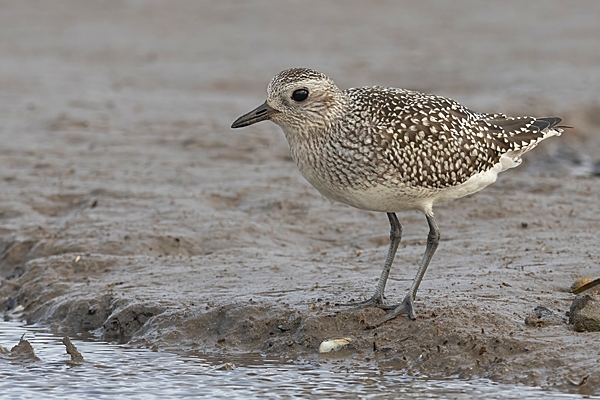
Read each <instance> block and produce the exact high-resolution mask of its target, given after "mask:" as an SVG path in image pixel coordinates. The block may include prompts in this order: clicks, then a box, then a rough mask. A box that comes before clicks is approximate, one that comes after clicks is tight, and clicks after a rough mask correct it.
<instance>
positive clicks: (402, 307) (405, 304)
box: [371, 293, 416, 328]
mask: <svg viewBox="0 0 600 400" xmlns="http://www.w3.org/2000/svg"><path fill="white" fill-rule="evenodd" d="M381 308H383V309H384V310H390V311H389V312H388V313H387V314H386V315H384V316H383V317H381V318H379V319H378V320H377V321H376V322H375V323H374V324H373V326H371V328H375V327H377V326H379V325H381V324H383V323H384V322H387V321H389V320H391V319H394V318H396V317H397V316H398V315H402V314H406V315H407V316H408V318H410V319H412V320H415V319H416V317H415V311H414V309H413V298H412V296H411V295H410V293H409V294H407V295H406V297H405V298H404V300H402V303H400V304H397V305H394V306H386V307H381Z"/></svg>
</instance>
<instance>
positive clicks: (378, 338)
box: [0, 1, 600, 394]
mask: <svg viewBox="0 0 600 400" xmlns="http://www.w3.org/2000/svg"><path fill="white" fill-rule="evenodd" d="M50 4H51V5H50ZM1 7H2V11H1V12H0V140H1V145H0V184H1V190H0V239H1V240H0V273H1V276H2V285H1V287H0V296H2V298H1V300H2V301H3V304H6V306H7V308H8V309H9V313H10V312H11V311H12V310H14V309H15V307H17V306H18V305H21V306H23V307H24V312H25V316H26V317H27V318H28V320H30V321H32V322H39V323H42V324H47V325H50V326H51V327H52V328H53V329H54V330H55V331H56V332H58V333H64V334H73V333H77V332H79V333H81V332H91V333H93V334H96V335H99V336H101V337H103V338H105V339H107V340H119V341H131V342H132V343H134V344H138V345H142V346H148V347H155V348H161V349H168V350H172V351H176V352H189V351H192V352H204V353H207V352H208V353H210V352H222V353H228V352H229V353H235V352H262V353H266V354H269V355H273V356H281V357H282V358H284V359H290V358H291V359H294V358H302V359H306V360H313V361H321V362H329V363H331V364H332V365H338V364H339V365H340V366H347V367H353V366H356V365H366V364H377V365H379V366H381V367H382V368H403V369H406V370H407V371H409V372H410V373H418V374H424V375H428V376H437V377H441V376H450V375H460V376H461V377H471V376H483V377H489V378H492V379H494V380H497V381H502V382H522V383H526V384H533V385H542V386H554V387H558V388H561V389H562V390H567V391H575V392H577V391H581V392H582V393H588V394H589V393H594V392H598V391H599V390H600V351H598V350H599V345H598V343H599V339H600V336H599V333H578V332H574V331H573V330H572V329H571V328H570V327H569V326H568V325H566V324H564V323H562V322H561V319H562V317H563V316H564V315H565V312H566V311H567V310H568V309H569V306H570V304H571V302H572V300H573V295H571V294H569V292H568V290H569V287H570V285H571V284H572V283H573V281H574V280H576V279H577V278H580V277H583V276H590V277H593V278H596V277H598V275H600V267H599V263H600V251H599V250H598V247H597V243H598V222H599V217H598V199H599V198H600V180H598V177H597V176H595V174H600V172H599V171H598V169H600V165H598V164H596V165H595V164H594V163H597V162H598V159H600V156H598V154H600V152H599V150H600V138H599V137H598V129H599V128H598V126H599V124H600V117H599V115H600V91H599V90H598V88H600V70H599V67H598V66H599V65H600V46H598V41H597V38H598V37H600V24H598V22H597V16H598V15H600V3H598V2H595V1H588V2H583V1H582V2H577V3H564V2H560V1H538V2H533V1H531V2H527V3H522V2H514V3H513V2H506V1H497V2H466V1H455V2H441V1H440V2H418V3H417V2H405V3H400V2H391V1H390V2H358V1H357V2H343V3H342V2H327V3H321V2H318V1H304V2H267V1H261V2H253V3H241V2H234V1H214V2H208V1H206V2H196V1H188V2H183V1H182V2H167V1H164V2H161V1H151V2H142V1H113V2H79V1H70V2H65V1H60V2H59V1H56V2H52V3H47V2H41V1H40V2H22V1H3V2H2V4H1ZM292 66H308V67H312V68H315V69H319V70H321V71H323V72H325V73H327V74H328V75H329V76H331V77H332V78H333V79H334V80H336V82H337V83H338V84H339V85H340V86H341V87H348V86H362V85H373V84H380V85H394V86H400V87H406V88H411V89H417V90H424V91H430V92H436V93H438V94H443V95H448V96H451V97H453V98H455V99H456V100H459V101H460V102H462V103H464V104H466V105H467V106H469V107H471V108H473V109H476V110H480V111H505V112H508V113H518V114H533V113H535V114H537V115H544V116H546V115H559V116H562V117H564V119H565V121H564V122H565V123H566V124H568V125H571V126H574V127H575V128H574V129H570V130H568V131H567V132H565V134H564V135H563V136H562V137H561V138H553V139H552V140H548V141H547V142H545V143H543V144H542V145H540V146H539V147H538V148H537V149H536V150H535V151H533V152H532V153H531V154H528V155H527V157H526V160H525V162H524V163H523V165H522V166H521V167H519V168H518V169H516V170H512V171H509V172H506V173H504V174H502V175H501V176H500V178H499V180H498V182H497V183H496V184H494V185H492V186H491V187H489V188H488V189H486V190H485V191H483V192H480V193H478V194H476V195H473V196H470V197H468V198H465V199H462V200H458V201H455V202H452V203H447V204H442V205H439V206H438V207H437V209H436V219H437V221H438V224H439V226H440V229H441V231H442V241H441V243H440V246H439V248H438V251H437V253H436V255H435V257H434V259H433V262H432V264H431V266H430V269H429V271H428V273H427V275H426V276H425V280H424V281H423V284H422V285H421V290H420V292H419V296H418V299H417V301H416V311H417V313H418V316H419V318H418V319H417V320H416V321H409V320H407V319H405V318H398V319H396V320H393V321H391V322H388V323H386V324H384V325H383V326H381V327H379V328H376V329H372V330H367V329H365V327H366V326H367V325H369V324H370V323H372V322H373V321H375V320H376V319H377V318H379V317H380V316H381V315H383V311H381V310H374V309H371V310H363V311H354V310H347V309H344V308H341V307H339V306H336V305H335V304H336V303H339V302H347V301H350V300H352V299H355V300H362V299H365V298H367V297H368V296H370V295H371V294H372V291H373V290H374V285H375V282H376V278H377V277H378V276H379V273H380V268H381V265H382V263H383V259H384V257H385V252H386V250H387V241H388V237H387V233H388V230H389V226H388V223H387V219H386V218H385V216H384V215H383V214H378V213H370V212H365V211H361V210H356V209H352V208H350V207H347V206H344V205H340V204H334V203H331V202H329V201H327V200H325V199H324V198H322V197H321V196H320V195H319V194H318V193H317V192H316V191H315V190H314V189H313V188H311V187H310V186H309V185H308V184H307V183H306V182H305V181H304V180H303V178H302V177H301V176H300V174H299V172H298V171H297V169H296V166H295V165H294V163H293V162H292V160H291V158H290V156H289V152H288V149H287V144H286V142H285V139H284V138H283V136H282V135H281V133H280V132H279V129H278V128H277V127H276V126H275V125H273V124H267V123H263V124H259V125H255V126H252V127H250V128H247V129H245V130H238V131H232V130H230V128H229V125H230V124H231V122H232V121H233V119H235V118H236V117H237V116H239V115H241V114H242V113H244V112H246V111H249V110H250V109H251V108H253V107H255V106H257V105H258V104H260V103H261V102H262V101H263V100H264V90H265V87H266V84H267V83H268V81H269V79H270V78H271V76H272V75H274V74H275V73H276V72H278V71H279V70H281V69H284V68H287V67H292ZM400 221H401V223H402V224H403V227H404V237H403V240H402V243H401V245H400V250H399V253H398V256H397V258H396V262H395V264H394V267H393V269H392V275H391V280H390V282H389V284H388V289H387V292H386V293H387V299H388V301H390V302H391V301H398V300H400V299H401V298H402V297H403V295H404V293H405V291H406V290H407V289H408V287H409V286H410V281H411V279H412V278H413V276H414V274H415V272H416V265H417V263H418V260H419V258H420V256H421V254H422V252H423V250H424V246H425V237H426V234H427V224H426V223H425V219H424V217H423V216H422V215H420V214H416V213H406V214H401V215H400ZM536 306H544V307H547V308H549V309H551V310H553V311H554V312H555V314H556V316H557V318H556V319H557V321H558V322H557V323H556V324H554V325H548V326H544V327H537V328H535V327H529V326H526V325H525V324H524V319H525V318H526V316H527V315H529V314H530V313H531V312H532V310H533V309H534V308H535V307H536ZM9 313H7V315H9ZM336 337H351V338H353V339H354V341H353V342H352V344H351V345H350V348H349V349H348V350H344V351H342V352H341V353H336V355H333V356H329V357H322V356H319V355H318V354H317V348H318V345H319V343H320V342H321V341H322V340H324V339H329V338H336ZM586 375H589V376H590V378H589V380H588V382H587V383H586V384H585V385H583V386H581V387H576V386H574V385H572V384H570V383H569V381H568V379H572V380H575V381H578V380H579V379H581V378H582V377H583V376H586Z"/></svg>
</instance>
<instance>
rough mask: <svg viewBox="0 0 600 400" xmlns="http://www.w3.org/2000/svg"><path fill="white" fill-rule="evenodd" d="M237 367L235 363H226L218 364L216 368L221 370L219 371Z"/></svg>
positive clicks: (231, 369)
mask: <svg viewBox="0 0 600 400" xmlns="http://www.w3.org/2000/svg"><path fill="white" fill-rule="evenodd" d="M235 368H236V366H235V364H234V363H228V362H227V363H224V364H221V365H218V366H217V367H216V368H215V369H216V370H219V371H233V370H234V369H235Z"/></svg>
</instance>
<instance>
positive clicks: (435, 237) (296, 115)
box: [231, 68, 563, 325]
mask: <svg viewBox="0 0 600 400" xmlns="http://www.w3.org/2000/svg"><path fill="white" fill-rule="evenodd" d="M263 120H271V121H273V122H275V123H276V124H277V125H279V126H280V127H281V128H282V129H283V133H284V135H285V137H286V139H287V141H288V143H289V146H290V150H291V153H292V157H293V158H294V160H295V162H296V164H297V165H298V168H299V169H300V172H301V173H302V175H303V176H304V177H305V178H306V180H308V182H310V184H311V185H313V186H314V187H315V188H316V189H317V190H318V191H319V192H320V193H321V194H322V195H323V196H325V197H327V198H328V199H331V200H334V201H338V202H341V203H345V204H348V205H351V206H353V207H357V208H361V209H364V210H370V211H380V212H385V213H387V216H388V219H389V222H390V226H391V231H390V246H389V250H388V253H387V257H386V259H385V263H384V267H383V272H382V273H381V277H380V278H379V281H378V283H377V287H376V290H375V293H374V294H373V296H372V297H371V298H370V299H368V300H366V301H364V302H361V303H351V304H350V305H354V306H358V307H369V306H374V307H380V308H383V309H385V310H388V313H387V314H386V316H384V317H383V318H381V319H380V320H379V321H377V322H376V324H375V325H379V324H381V323H382V322H384V321H387V320H389V319H392V318H394V317H396V316H398V315H400V314H407V315H408V317H409V318H411V319H414V318H415V312H414V310H413V301H414V299H415V295H416V294H417V290H418V288H419V284H420V283H421V280H422V279H423V275H425V271H426V270H427V266H428V265H429V262H430V260H431V257H432V256H433V253H434V252H435V250H436V248H437V246H438V243H439V240H440V230H439V228H438V226H437V224H436V223H435V220H434V218H433V210H432V209H433V205H434V204H437V203H439V202H442V201H448V200H452V199H457V198H459V197H464V196H467V195H469V194H472V193H475V192H477V191H479V190H481V189H483V188H485V187H486V186H488V185H490V184H491V183H493V182H494V181H495V180H496V177H497V176H498V173H500V172H502V171H504V170H507V169H509V168H513V167H516V166H518V165H519V164H520V163H521V155H523V153H526V152H528V151H529V150H531V149H533V148H534V147H535V146H536V145H537V144H538V143H539V142H540V141H542V140H544V139H546V138H548V137H550V136H559V135H560V134H561V133H562V131H563V130H562V129H561V127H560V126H557V124H558V123H560V121H561V119H560V118H557V117H549V118H535V117H507V116H506V115H504V114H487V113H478V112H475V111H471V110H470V109H468V108H466V107H464V106H462V105H460V104H459V103H457V102H456V101H454V100H451V99H449V98H445V97H440V96H435V95H432V94H424V93H419V92H415V91H411V90H405V89H396V88H388V87H380V86H374V87H361V88H352V89H347V90H340V89H339V88H338V87H337V86H336V85H335V84H334V83H333V81H332V80H331V79H330V78H328V77H327V76H325V75H323V74H322V73H320V72H317V71H314V70H311V69H306V68H292V69H288V70H285V71H282V72H280V73H279V74H277V75H276V76H275V77H274V78H273V79H272V80H271V82H270V83H269V86H268V88H267V100H266V101H265V102H264V103H263V104H262V105H261V106H259V107H258V108H256V109H254V110H252V111H250V112H249V113H247V114H245V115H243V116H241V117H240V118H238V119H237V120H236V121H235V122H234V123H233V124H232V125H231V127H232V128H240V127H243V126H248V125H251V124H254V123H256V122H259V121H263ZM408 210H420V211H422V212H423V213H424V214H425V217H426V218H427V223H428V224H429V235H428V236H427V247H426V249H425V254H424V255H423V258H422V260H421V263H420V265H419V270H418V272H417V275H416V277H415V278H414V280H413V283H412V285H411V288H410V290H409V292H408V294H407V295H406V297H404V300H403V301H402V302H401V303H400V304H397V305H391V306H386V305H384V301H383V292H384V289H385V284H386V281H387V278H388V275H389V273H390V268H391V265H392V262H393V260H394V256H395V254H396V250H397V248H398V244H399V243H400V238H401V235H402V226H401V225H400V223H399V222H398V218H397V217H396V214H395V213H396V212H400V211H408Z"/></svg>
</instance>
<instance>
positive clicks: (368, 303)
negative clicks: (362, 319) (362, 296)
mask: <svg viewBox="0 0 600 400" xmlns="http://www.w3.org/2000/svg"><path fill="white" fill-rule="evenodd" d="M339 305H340V306H342V307H354V309H357V310H359V309H363V308H369V307H377V308H382V309H384V310H387V309H390V306H385V305H384V304H383V294H381V293H379V292H375V294H374V295H373V296H372V297H371V298H370V299H368V300H365V301H359V302H356V303H344V304H339Z"/></svg>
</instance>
